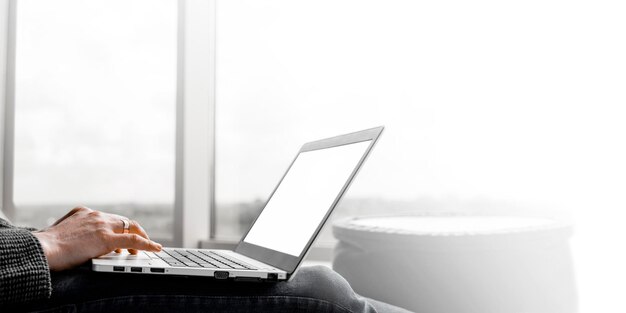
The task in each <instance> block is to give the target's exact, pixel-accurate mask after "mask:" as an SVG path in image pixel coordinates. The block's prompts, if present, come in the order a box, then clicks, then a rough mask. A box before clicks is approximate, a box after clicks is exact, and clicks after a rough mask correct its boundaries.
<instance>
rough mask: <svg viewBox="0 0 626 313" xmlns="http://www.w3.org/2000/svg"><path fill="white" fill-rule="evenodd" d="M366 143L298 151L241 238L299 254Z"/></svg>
mask: <svg viewBox="0 0 626 313" xmlns="http://www.w3.org/2000/svg"><path fill="white" fill-rule="evenodd" d="M370 143H371V140H366V141H361V142H357V143H351V144H346V145H341V146H335V147H330V148H324V149H319V150H311V151H306V152H301V153H300V154H299V155H298V157H297V158H296V159H295V161H294V162H293V164H292V165H291V167H290V168H289V171H288V172H287V174H286V175H285V176H284V177H283V180H282V181H281V182H280V185H279V186H278V187H277V188H276V190H275V191H274V194H272V196H271V198H270V200H269V201H268V202H267V204H266V206H265V208H264V209H263V211H262V212H261V214H260V215H259V217H258V218H257V220H256V221H255V223H254V225H253V226H252V228H251V229H250V231H249V232H248V234H247V235H246V237H245V238H244V240H243V241H244V242H247V243H250V244H254V245H257V246H261V247H264V248H268V249H271V250H275V251H279V252H282V253H286V254H289V255H292V256H296V257H297V256H299V255H300V254H301V253H302V252H303V250H304V249H305V247H306V245H307V243H308V242H309V240H310V239H311V237H312V236H313V235H314V234H315V231H316V230H317V227H318V226H319V225H320V223H321V222H322V220H323V219H324V216H325V215H326V213H327V212H328V210H329V209H330V208H331V206H332V205H333V203H334V201H335V200H336V199H337V196H339V194H340V193H341V191H342V189H343V187H344V186H345V185H346V182H347V181H348V179H349V178H350V176H351V174H352V172H353V171H354V170H355V169H356V167H357V165H358V164H359V161H360V160H361V158H362V157H363V155H364V154H365V152H366V151H367V148H368V147H369V145H370Z"/></svg>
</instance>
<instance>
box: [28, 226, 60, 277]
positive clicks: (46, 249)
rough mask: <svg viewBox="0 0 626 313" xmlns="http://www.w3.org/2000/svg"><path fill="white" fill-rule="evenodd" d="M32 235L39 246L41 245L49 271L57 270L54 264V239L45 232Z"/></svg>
mask: <svg viewBox="0 0 626 313" xmlns="http://www.w3.org/2000/svg"><path fill="white" fill-rule="evenodd" d="M33 235H34V236H35V237H36V238H37V239H38V240H39V244H40V245H41V248H42V249H43V254H44V255H45V256H46V260H47V261H48V267H49V268H50V270H51V271H54V270H57V269H58V268H57V264H56V259H57V258H56V254H57V253H56V250H57V249H56V248H55V246H56V245H55V242H56V240H55V238H54V237H53V236H52V235H51V234H49V233H47V232H45V231H40V232H33Z"/></svg>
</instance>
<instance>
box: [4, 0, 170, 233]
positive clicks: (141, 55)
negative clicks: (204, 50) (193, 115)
mask: <svg viewBox="0 0 626 313" xmlns="http://www.w3.org/2000/svg"><path fill="white" fill-rule="evenodd" d="M176 12H177V1H176V0H158V1H155V0H124V1H121V0H114V1H111V0H99V1H82V0H57V1H45V0H20V1H19V2H18V9H17V47H16V49H17V50H16V62H17V63H16V97H15V101H16V118H15V173H14V186H15V187H14V188H15V190H14V201H15V205H16V211H17V222H19V223H21V224H28V225H34V226H37V227H41V226H44V225H46V224H48V223H50V222H51V221H53V220H54V217H58V216H60V215H61V214H63V213H64V212H65V211H67V210H68V209H70V208H72V207H74V206H76V205H86V206H89V207H92V208H95V209H101V210H105V211H109V212H115V213H119V214H123V215H126V216H129V217H132V218H134V219H137V220H139V221H140V222H141V223H142V224H143V225H144V226H145V228H146V229H147V231H148V232H149V233H150V234H151V236H152V237H158V238H170V237H172V221H173V203H174V170H175V167H174V162H175V131H176V125H175V122H176V119H175V112H176V100H175V96H176V94H175V93H176V49H177V43H176V40H177V39H176V33H177V13H176Z"/></svg>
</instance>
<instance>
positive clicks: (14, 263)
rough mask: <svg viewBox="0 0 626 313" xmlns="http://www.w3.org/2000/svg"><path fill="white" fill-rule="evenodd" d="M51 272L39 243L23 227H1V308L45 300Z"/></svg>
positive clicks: (48, 292)
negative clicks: (4, 305)
mask: <svg viewBox="0 0 626 313" xmlns="http://www.w3.org/2000/svg"><path fill="white" fill-rule="evenodd" d="M51 292H52V287H51V282H50V269H49V268H48V262H47V260H46V257H45V255H44V252H43V249H42V247H41V244H40V242H39V240H37V238H36V237H35V236H34V235H33V234H32V233H31V232H30V231H29V230H28V229H23V228H0V305H3V304H8V303H19V302H26V301H33V300H39V299H45V298H48V297H50V294H51Z"/></svg>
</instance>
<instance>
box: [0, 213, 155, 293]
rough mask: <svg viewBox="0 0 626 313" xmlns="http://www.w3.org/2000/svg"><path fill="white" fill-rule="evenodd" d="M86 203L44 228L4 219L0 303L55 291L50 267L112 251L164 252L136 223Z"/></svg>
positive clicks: (66, 265) (0, 227)
mask: <svg viewBox="0 0 626 313" xmlns="http://www.w3.org/2000/svg"><path fill="white" fill-rule="evenodd" d="M122 220H127V219H126V218H124V217H122V216H119V215H115V214H107V213H102V212H99V211H94V210H91V209H89V208H85V207H78V208H75V209H73V210H71V211H70V212H69V213H67V214H66V215H65V216H64V217H62V218H61V219H59V220H58V221H57V222H56V223H54V225H52V226H50V227H48V228H45V229H43V230H40V231H34V232H32V230H33V229H28V228H19V227H14V226H12V225H11V224H9V223H8V222H6V221H5V220H2V219H0V305H2V304H5V303H18V302H26V301H33V300H38V299H45V298H48V297H50V295H51V281H50V271H62V270H65V269H70V268H72V267H74V266H77V265H80V264H83V263H85V262H87V261H89V260H90V259H91V258H95V257H98V256H101V255H104V254H107V253H109V252H111V251H117V252H120V251H121V249H128V251H130V252H131V253H133V254H135V253H137V252H138V250H147V251H160V250H161V245H160V244H158V243H156V242H154V241H152V240H150V239H149V238H148V234H146V232H145V231H144V230H143V228H142V227H141V226H140V225H139V224H138V223H137V222H135V221H132V220H131V221H129V224H130V229H129V231H130V233H124V223H123V222H122Z"/></svg>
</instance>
